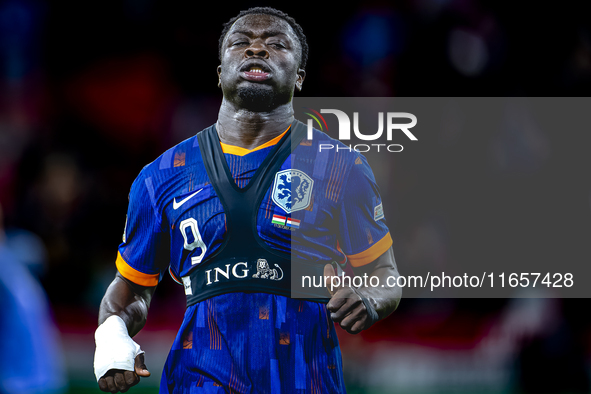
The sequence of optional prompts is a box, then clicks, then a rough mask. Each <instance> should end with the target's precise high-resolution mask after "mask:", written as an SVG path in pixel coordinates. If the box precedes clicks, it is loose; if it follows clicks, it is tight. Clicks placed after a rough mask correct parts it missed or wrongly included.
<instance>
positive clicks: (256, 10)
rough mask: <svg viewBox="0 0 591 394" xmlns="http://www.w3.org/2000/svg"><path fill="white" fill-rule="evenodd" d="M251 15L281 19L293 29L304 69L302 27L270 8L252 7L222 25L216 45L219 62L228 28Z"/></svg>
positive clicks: (304, 42)
mask: <svg viewBox="0 0 591 394" xmlns="http://www.w3.org/2000/svg"><path fill="white" fill-rule="evenodd" d="M252 14H264V15H272V16H276V17H278V18H281V19H283V20H284V21H286V22H287V23H289V25H290V26H291V28H292V29H293V31H294V32H295V34H296V36H297V37H298V40H299V41H300V48H301V49H302V53H301V59H300V68H305V67H306V63H307V62H308V41H306V35H305V34H304V30H303V29H302V27H301V26H300V25H299V24H298V23H297V22H296V21H295V19H293V18H292V17H291V16H289V15H287V14H286V13H285V12H283V11H279V10H276V9H275V8H271V7H253V8H249V9H247V10H243V11H240V13H239V14H238V15H236V16H235V17H233V18H232V19H230V20H229V21H228V22H226V23H224V25H223V26H224V28H223V30H222V35H221V36H220V40H219V43H218V57H219V59H220V61H221V60H222V43H223V42H224V38H225V37H226V34H228V30H230V27H232V25H233V24H234V22H236V21H237V20H238V19H240V18H242V17H243V16H245V15H252Z"/></svg>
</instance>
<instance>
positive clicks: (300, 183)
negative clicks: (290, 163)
mask: <svg viewBox="0 0 591 394" xmlns="http://www.w3.org/2000/svg"><path fill="white" fill-rule="evenodd" d="M313 186H314V180H313V179H312V178H310V177H309V176H308V175H307V174H306V173H305V172H303V171H300V170H294V169H293V168H292V169H289V170H283V171H279V172H278V173H277V174H276V175H275V183H274V184H273V202H274V203H275V204H277V205H278V206H279V207H281V209H283V210H284V211H285V212H287V213H292V212H295V211H300V210H302V209H306V208H307V207H308V206H309V205H310V199H311V196H312V187H313Z"/></svg>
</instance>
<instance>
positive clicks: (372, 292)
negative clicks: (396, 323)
mask: <svg viewBox="0 0 591 394" xmlns="http://www.w3.org/2000/svg"><path fill="white" fill-rule="evenodd" d="M365 267H367V268H368V269H364V268H363V267H361V269H360V270H359V269H358V271H357V272H356V274H357V275H360V274H361V275H363V274H367V275H368V282H369V277H372V276H375V277H377V278H379V283H380V284H379V285H378V286H377V287H371V286H367V287H360V288H357V289H353V288H351V287H342V288H340V289H338V290H337V291H335V292H334V293H333V294H332V298H331V300H330V301H329V302H328V304H327V309H328V310H329V311H330V312H332V313H331V318H332V320H333V321H335V322H337V323H339V324H340V326H341V327H342V328H343V329H345V330H347V332H349V333H351V334H358V333H359V332H361V331H362V330H366V329H368V328H369V327H371V326H372V325H373V324H374V323H375V322H376V321H377V320H374V319H372V318H371V313H370V312H369V311H368V310H367V307H366V305H365V304H364V302H363V298H366V299H367V301H369V305H370V306H371V307H372V308H373V309H374V310H375V311H376V312H377V316H378V320H381V319H384V318H386V317H387V316H389V315H390V314H391V313H392V312H394V311H395V310H396V308H397V307H398V304H399V303H400V298H401V297H402V289H401V288H400V287H389V286H388V285H387V279H388V277H390V276H394V277H397V276H398V275H399V274H398V268H397V267H396V261H395V260H394V252H393V250H392V248H390V249H388V250H387V251H386V252H385V253H384V254H382V255H381V256H380V257H378V258H377V259H376V260H375V261H374V262H372V263H370V264H368V265H367V266H365ZM331 270H332V272H331ZM324 275H325V276H331V275H334V269H333V268H332V266H330V265H327V266H326V267H325V271H324ZM382 285H383V287H382Z"/></svg>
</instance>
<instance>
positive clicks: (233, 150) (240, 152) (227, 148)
mask: <svg viewBox="0 0 591 394" xmlns="http://www.w3.org/2000/svg"><path fill="white" fill-rule="evenodd" d="M289 127H291V126H289ZM289 127H288V128H287V129H285V131H284V132H283V133H281V134H280V135H278V136H277V137H275V138H273V139H272V140H270V141H267V142H265V143H264V144H263V145H259V146H257V147H256V148H254V149H246V148H243V147H241V146H235V145H228V144H224V143H223V142H221V141H220V144H221V145H222V152H224V153H227V154H229V155H236V156H246V155H248V154H249V153H252V152H254V151H257V150H260V149H265V148H268V147H270V146H273V145H275V144H277V143H278V142H279V141H280V140H281V138H283V136H284V135H285V133H287V130H289Z"/></svg>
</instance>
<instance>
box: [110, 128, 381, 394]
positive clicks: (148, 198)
mask: <svg viewBox="0 0 591 394" xmlns="http://www.w3.org/2000/svg"><path fill="white" fill-rule="evenodd" d="M281 137H282V135H281V136H278V137H277V138H275V139H273V140H271V141H269V142H267V143H266V144H264V145H262V146H259V147H258V148H256V149H254V150H246V149H243V148H238V147H234V146H229V145H225V144H222V149H223V152H224V157H225V160H226V162H227V164H228V168H229V171H230V173H231V175H232V178H233V180H234V182H235V183H236V186H237V187H239V188H242V187H245V186H246V185H248V183H249V181H250V179H251V178H252V177H253V175H254V174H255V173H256V171H257V169H258V168H259V166H260V165H261V163H262V162H263V160H264V159H265V158H266V157H267V155H268V154H269V153H270V152H271V151H272V150H273V149H274V146H275V144H276V143H277V142H278V141H279V140H280V138H281ZM320 144H332V145H333V146H336V145H339V144H340V143H339V142H338V141H336V140H333V139H330V138H329V137H328V136H327V135H325V134H323V133H321V132H319V131H317V130H315V131H314V135H313V138H312V139H311V140H308V139H304V140H302V142H301V143H300V144H299V145H298V146H297V147H296V148H295V149H294V150H293V152H292V153H291V155H290V156H289V157H288V158H287V159H286V160H285V161H284V162H283V163H282V165H281V167H280V170H279V171H277V173H276V174H275V177H274V181H273V183H272V185H271V186H270V187H269V190H267V192H266V194H265V195H264V197H263V198H262V201H261V203H260V206H259V207H258V212H257V213H256V230H257V233H258V236H259V237H260V239H262V240H263V241H264V243H265V244H266V245H267V246H268V247H270V248H272V249H274V250H277V251H281V252H284V253H291V254H292V256H294V257H296V258H298V259H300V260H306V261H310V262H316V261H344V260H347V261H348V262H350V264H351V265H352V266H353V267H360V266H363V265H366V264H368V263H370V262H372V261H374V260H375V259H376V258H377V257H379V256H380V255H381V254H383V253H384V252H385V251H387V250H388V248H389V247H390V246H391V244H392V240H391V237H390V234H389V232H388V229H387V227H386V225H385V222H384V219H383V210H382V202H381V199H380V196H379V190H378V187H377V185H376V183H375V179H374V177H373V173H372V171H371V169H370V167H369V165H368V164H367V161H366V160H365V158H364V157H363V156H362V155H361V154H359V153H358V152H355V151H347V150H346V149H345V147H344V145H342V144H340V145H339V146H341V147H343V149H341V150H338V151H337V150H324V151H320V149H319V147H320ZM226 231H227V228H226V217H225V214H224V210H223V206H222V203H221V201H220V199H219V198H218V196H217V194H216V191H215V189H214V187H213V186H212V183H211V180H210V179H209V177H208V174H207V171H206V169H205V167H204V163H203V158H202V156H201V152H200V149H199V142H198V139H197V137H192V138H189V139H188V140H185V141H184V142H182V143H180V144H179V145H177V146H175V147H174V148H172V149H170V150H168V151H167V152H165V153H164V154H163V155H161V156H160V157H159V158H158V159H157V160H155V161H154V162H152V163H150V164H149V165H147V166H146V167H144V169H143V170H142V171H141V173H140V175H139V176H138V177H137V179H136V180H135V182H134V183H133V185H132V188H131V193H130V202H129V209H128V215H127V223H126V226H125V231H124V240H123V243H122V244H121V245H120V247H119V253H118V257H117V268H118V270H119V272H120V273H121V274H122V275H123V276H124V277H126V278H127V279H129V280H131V281H133V282H135V283H137V284H140V285H144V286H155V285H156V284H157V283H158V282H159V280H160V279H161V278H162V276H163V275H164V273H165V272H166V271H167V270H168V271H169V272H170V274H171V275H172V276H173V278H175V280H177V281H178V282H179V283H181V282H185V279H186V278H188V277H189V274H190V273H191V272H192V270H195V269H197V268H198V267H199V265H200V264H206V263H207V262H208V257H209V256H214V255H215V253H216V251H217V250H218V249H219V248H220V247H221V245H222V244H223V242H224V236H225V234H226ZM214 259H215V256H214ZM222 274H223V272H222ZM228 274H229V273H228V272H226V275H228ZM234 274H236V272H234ZM240 274H241V273H240ZM276 274H277V273H276V272H275V273H271V275H276ZM212 275H213V274H212ZM267 276H268V275H267ZM216 279H217V278H216V277H213V276H212V277H208V281H211V282H213V281H216ZM185 290H186V291H190V287H189V290H188V289H187V286H186V283H185ZM187 294H188V293H187ZM216 390H219V392H224V390H225V391H227V392H269V393H279V392H284V393H290V392H301V393H316V392H317V393H323V392H344V385H343V378H342V367H341V356H340V351H339V348H338V340H337V337H336V333H335V331H334V325H333V324H332V322H331V320H330V317H329V313H327V311H326V307H325V305H323V304H321V303H316V302H311V301H304V300H299V299H292V298H288V297H284V296H280V295H275V294H267V293H243V292H229V293H227V294H222V295H217V296H214V297H211V298H209V299H206V300H204V301H201V302H198V303H196V304H194V305H191V306H190V307H188V308H187V311H186V314H185V319H184V321H183V324H182V326H181V329H180V331H179V333H178V335H177V338H176V339H175V342H174V344H173V348H172V350H171V353H170V355H169V358H168V360H167V363H166V366H165V369H164V374H163V378H162V384H161V392H164V393H169V392H170V393H172V392H179V393H181V392H182V393H187V392H191V393H192V392H196V393H197V392H199V393H201V392H217V391H216Z"/></svg>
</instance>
